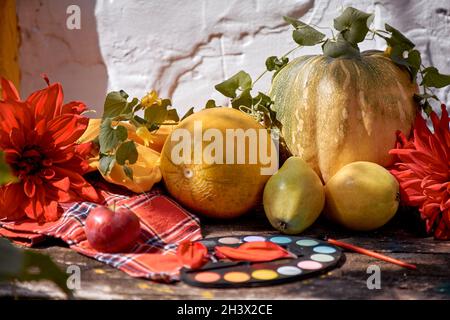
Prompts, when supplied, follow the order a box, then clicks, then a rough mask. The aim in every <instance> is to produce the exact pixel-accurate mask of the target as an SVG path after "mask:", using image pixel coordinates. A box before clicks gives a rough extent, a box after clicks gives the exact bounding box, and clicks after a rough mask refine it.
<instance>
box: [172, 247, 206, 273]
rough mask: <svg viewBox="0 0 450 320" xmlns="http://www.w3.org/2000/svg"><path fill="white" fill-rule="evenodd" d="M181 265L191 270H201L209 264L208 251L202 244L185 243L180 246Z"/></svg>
mask: <svg viewBox="0 0 450 320" xmlns="http://www.w3.org/2000/svg"><path fill="white" fill-rule="evenodd" d="M177 256H178V258H179V260H180V263H181V264H182V265H183V266H184V267H186V268H189V269H199V268H201V267H202V266H203V265H204V264H205V263H206V262H208V249H207V248H206V247H205V245H204V244H202V243H200V242H191V241H184V242H181V243H180V244H179V245H178V248H177Z"/></svg>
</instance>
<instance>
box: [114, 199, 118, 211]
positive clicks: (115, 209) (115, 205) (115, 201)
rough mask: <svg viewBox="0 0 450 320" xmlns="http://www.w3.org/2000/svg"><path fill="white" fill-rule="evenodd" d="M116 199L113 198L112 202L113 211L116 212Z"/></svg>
mask: <svg viewBox="0 0 450 320" xmlns="http://www.w3.org/2000/svg"><path fill="white" fill-rule="evenodd" d="M116 201H117V200H114V202H113V212H116Z"/></svg>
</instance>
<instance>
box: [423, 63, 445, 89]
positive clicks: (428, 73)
mask: <svg viewBox="0 0 450 320" xmlns="http://www.w3.org/2000/svg"><path fill="white" fill-rule="evenodd" d="M422 72H423V74H424V75H423V79H422V83H421V84H422V85H425V86H426V87H430V88H443V87H446V86H448V85H450V75H447V74H441V73H439V71H438V69H437V68H435V67H428V68H425V69H423V71H422Z"/></svg>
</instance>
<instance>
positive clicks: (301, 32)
mask: <svg viewBox="0 0 450 320" xmlns="http://www.w3.org/2000/svg"><path fill="white" fill-rule="evenodd" d="M283 19H284V21H286V22H287V23H289V24H291V25H292V26H293V27H294V28H295V30H294V31H293V32H292V39H294V41H295V42H296V43H297V44H298V45H300V46H314V45H316V44H318V43H321V42H322V41H323V39H324V38H325V34H323V33H322V32H320V31H318V30H317V29H315V28H313V27H311V26H310V25H307V24H306V23H304V22H302V21H300V20H297V19H294V18H291V17H286V16H285V17H283Z"/></svg>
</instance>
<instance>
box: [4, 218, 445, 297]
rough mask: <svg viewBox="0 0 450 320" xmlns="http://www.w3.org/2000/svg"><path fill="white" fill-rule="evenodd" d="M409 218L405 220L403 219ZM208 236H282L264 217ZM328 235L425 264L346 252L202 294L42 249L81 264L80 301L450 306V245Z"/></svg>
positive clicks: (391, 233)
mask: <svg viewBox="0 0 450 320" xmlns="http://www.w3.org/2000/svg"><path fill="white" fill-rule="evenodd" d="M403 216H404V214H403ZM202 225H203V235H204V237H206V238H207V237H215V236H223V235H229V234H233V235H241V234H261V233H265V234H268V233H275V231H274V230H273V229H272V228H271V227H270V225H269V224H268V223H267V222H266V218H265V217H264V216H263V215H261V214H258V213H255V214H253V215H248V216H246V217H243V218H241V219H239V220H237V221H233V222H229V223H223V222H220V223H218V222H212V221H203V222H202ZM324 234H327V235H329V236H330V237H333V238H335V239H342V240H344V241H347V242H349V243H353V244H356V245H359V246H362V247H365V248H368V249H372V250H376V251H378V252H382V253H385V254H387V255H389V256H392V257H395V258H398V259H401V260H405V261H408V262H411V263H414V264H416V265H417V267H418V268H417V270H416V271H412V270H407V269H404V268H401V267H398V266H396V265H392V264H388V263H385V262H382V261H377V260H374V259H373V258H370V257H367V256H364V255H360V254H356V253H351V252H346V253H345V261H344V263H343V264H342V265H341V266H340V267H339V268H337V269H334V270H332V271H331V272H328V273H326V274H323V275H321V276H319V277H315V278H309V279H306V280H303V281H297V282H293V283H289V284H283V285H277V286H272V287H262V288H242V289H239V291H236V290H233V289H201V288H195V287H191V286H188V285H186V284H183V283H176V284H161V283H155V282H152V281H148V280H145V279H133V278H131V277H129V276H127V275H126V274H125V273H122V272H121V271H118V270H115V269H113V268H111V267H109V266H106V265H104V264H102V263H100V262H97V261H95V260H93V259H90V258H87V257H84V256H82V255H79V254H77V253H75V252H73V251H71V250H69V249H67V248H65V247H62V246H55V245H54V244H50V245H48V246H46V247H43V248H39V249H35V250H39V251H40V252H45V253H48V254H49V255H50V256H52V257H53V259H54V260H55V261H56V262H57V263H58V264H59V265H60V266H61V268H64V269H65V268H67V266H68V265H73V264H76V265H78V266H79V267H80V268H81V289H80V290H77V291H76V293H75V296H76V297H77V298H80V299H236V298H238V299H450V242H441V241H436V240H433V238H431V237H420V236H418V235H417V234H415V233H413V232H411V230H410V229H408V228H407V227H406V226H405V220H404V217H403V218H402V215H400V217H397V218H396V219H394V221H392V222H391V223H389V224H388V225H387V226H385V227H383V228H382V229H380V230H378V231H376V232H372V233H364V234H356V233H349V232H347V231H344V230H338V229H337V227H336V226H331V225H329V224H328V223H327V222H324V221H319V223H316V224H315V225H314V226H313V227H312V228H310V229H309V230H307V231H306V232H305V233H304V235H305V236H320V235H324ZM371 264H376V265H378V266H379V267H380V268H381V289H372V290H369V289H368V288H367V278H368V277H369V276H370V274H368V273H367V267H368V266H369V265H371ZM14 296H15V297H18V298H49V299H60V298H64V295H63V294H62V293H61V292H60V291H59V290H58V289H57V288H56V287H55V286H54V285H53V284H52V283H49V282H46V281H44V282H35V283H31V282H29V283H2V284H0V297H14Z"/></svg>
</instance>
